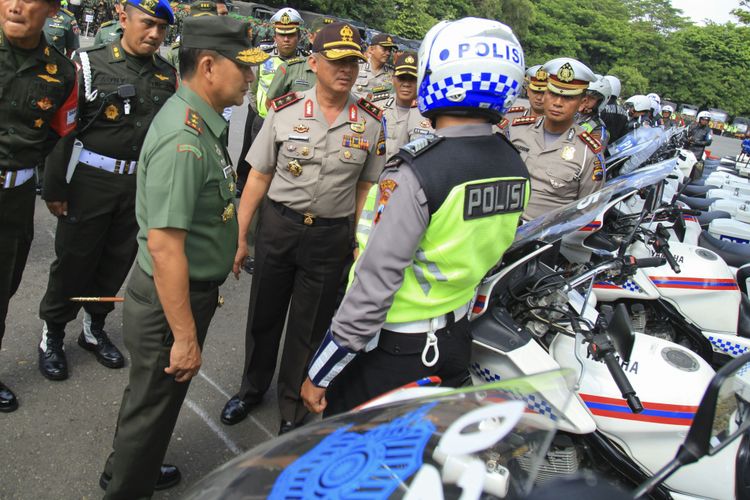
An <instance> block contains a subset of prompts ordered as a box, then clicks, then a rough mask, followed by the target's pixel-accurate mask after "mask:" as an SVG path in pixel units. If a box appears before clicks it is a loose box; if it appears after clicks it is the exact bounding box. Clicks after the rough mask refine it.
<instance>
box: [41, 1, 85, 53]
mask: <svg viewBox="0 0 750 500" xmlns="http://www.w3.org/2000/svg"><path fill="white" fill-rule="evenodd" d="M79 34H80V30H79V29H78V23H77V22H76V18H75V16H74V15H73V13H72V12H70V11H69V10H67V9H60V10H59V11H58V12H57V14H55V15H54V16H53V17H48V18H47V20H46V21H45V22H44V35H45V36H46V37H47V42H49V43H50V45H52V46H53V47H55V48H56V49H57V50H59V51H60V52H61V53H62V54H64V55H69V54H71V53H73V51H74V50H76V49H78V47H80V44H79V41H78V35H79Z"/></svg>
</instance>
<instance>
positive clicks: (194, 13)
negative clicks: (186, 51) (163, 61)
mask: <svg viewBox="0 0 750 500" xmlns="http://www.w3.org/2000/svg"><path fill="white" fill-rule="evenodd" d="M187 12H188V16H189V17H203V16H215V15H216V3H214V2H212V1H210V0H199V1H197V2H193V3H191V4H190V8H189V10H188V11H187ZM176 18H177V17H175V19H176ZM166 57H167V61H169V64H171V65H172V66H174V67H175V69H176V70H177V74H178V75H179V74H180V42H179V40H178V41H176V42H175V43H173V44H172V46H171V47H170V48H169V52H167V56H166Z"/></svg>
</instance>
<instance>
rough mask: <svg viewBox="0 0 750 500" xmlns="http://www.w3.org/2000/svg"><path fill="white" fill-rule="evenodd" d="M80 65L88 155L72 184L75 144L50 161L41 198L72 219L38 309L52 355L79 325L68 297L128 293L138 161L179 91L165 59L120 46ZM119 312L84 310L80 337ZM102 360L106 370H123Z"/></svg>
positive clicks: (61, 232)
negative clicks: (64, 208) (60, 205)
mask: <svg viewBox="0 0 750 500" xmlns="http://www.w3.org/2000/svg"><path fill="white" fill-rule="evenodd" d="M75 60H76V62H77V63H78V64H80V66H81V71H80V72H79V88H80V92H81V95H80V102H79V109H80V113H79V124H80V125H79V127H83V126H86V124H88V123H90V122H91V125H90V126H88V128H86V129H85V131H84V132H83V133H80V132H79V133H77V137H76V139H77V140H78V141H80V142H82V143H83V149H82V150H81V153H80V157H79V161H78V164H77V166H76V167H75V171H74V173H73V175H72V178H70V181H69V182H70V183H69V184H68V183H67V182H66V175H67V169H68V158H69V155H70V149H71V145H70V144H69V143H70V142H72V140H69V141H67V143H68V144H67V146H68V147H67V148H66V147H58V148H57V149H56V150H55V151H54V152H53V154H52V155H51V156H50V158H48V160H47V168H46V169H45V177H44V192H43V198H44V199H45V200H46V201H67V202H68V214H67V216H65V217H61V218H59V219H58V224H57V232H56V234H55V255H56V258H55V260H54V262H53V263H52V265H51V267H50V276H49V283H48V285H47V291H46V293H45V295H44V297H43V299H42V301H41V304H40V307H39V316H40V318H41V319H42V320H43V321H44V322H45V332H44V333H43V340H42V345H40V348H46V346H45V345H44V344H45V341H46V339H47V338H50V337H51V338H55V339H57V341H59V342H61V341H62V338H63V337H64V335H65V331H64V328H65V324H66V323H68V322H69V321H72V320H73V319H75V318H76V316H77V314H78V311H79V310H80V303H76V302H71V301H70V300H69V298H70V297H76V296H96V297H101V296H112V295H115V294H116V293H117V291H118V290H119V289H120V287H121V286H122V283H123V281H124V280H125V277H126V276H127V274H128V271H129V270H130V267H131V265H132V264H133V259H134V258H135V245H136V243H135V235H136V233H137V230H138V226H137V224H136V222H135V218H134V215H133V213H134V209H135V189H136V179H135V175H134V174H135V170H136V162H137V160H138V155H139V153H140V150H141V144H142V143H143V139H144V137H145V136H146V132H147V130H148V128H149V125H150V123H151V120H153V118H154V116H155V115H156V113H157V112H158V111H159V109H161V107H162V106H163V105H164V103H165V102H166V101H167V99H168V98H169V97H170V96H171V95H172V94H173V93H174V91H175V89H176V87H177V75H176V72H175V70H174V68H173V67H172V66H171V65H170V64H169V63H168V62H167V61H166V60H164V59H163V58H162V57H161V56H159V55H158V54H154V55H153V56H151V57H146V58H139V57H135V56H132V55H129V54H127V53H126V52H125V50H124V49H123V47H122V45H121V43H120V40H118V41H116V42H115V43H112V44H110V45H106V46H99V47H94V48H91V49H88V50H83V51H80V52H79V53H77V55H76V59H75ZM87 68H88V69H87ZM123 84H132V85H134V86H135V96H134V97H131V98H126V99H123V98H121V97H119V95H116V93H117V89H118V86H120V85H123ZM113 94H115V95H113ZM92 120H93V122H92ZM64 142H65V141H64ZM61 145H62V143H61ZM113 308H114V306H113V304H112V303H109V302H97V303H87V304H86V306H85V310H86V313H87V315H86V316H85V317H84V332H83V333H82V335H84V334H85V335H86V338H87V339H89V342H91V340H92V338H91V337H89V336H88V334H89V329H88V327H87V326H86V321H87V318H89V315H90V317H91V318H93V319H94V321H95V323H96V324H95V325H93V326H91V329H98V330H101V328H102V327H103V324H104V318H106V315H107V314H108V313H109V312H111V311H112V309H113ZM45 334H46V335H45ZM81 342H82V337H79V344H81ZM97 358H98V359H99V361H100V362H101V363H102V364H104V365H105V366H109V367H112V368H115V367H118V366H115V365H114V364H107V363H106V362H105V361H103V360H102V359H101V358H99V356H97ZM40 362H41V360H40ZM118 364H119V365H120V366H121V362H120V363H118ZM42 372H43V373H45V374H48V373H51V372H46V371H45V370H42ZM50 378H52V377H50ZM60 378H65V377H62V374H61V376H60Z"/></svg>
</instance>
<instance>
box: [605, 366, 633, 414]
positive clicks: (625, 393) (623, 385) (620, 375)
mask: <svg viewBox="0 0 750 500" xmlns="http://www.w3.org/2000/svg"><path fill="white" fill-rule="evenodd" d="M604 364H606V365H607V369H609V373H610V374H611V375H612V378H613V379H614V381H615V384H617V388H618V389H620V393H621V394H622V397H623V398H625V401H627V402H628V406H629V407H630V409H631V410H632V412H633V413H640V412H642V411H643V405H642V404H641V400H640V399H638V396H636V395H635V389H633V386H632V385H630V380H628V377H627V376H626V375H625V372H624V371H622V367H621V366H620V363H618V362H617V358H615V355H614V354H613V353H611V352H609V353H607V354H606V355H605V356H604Z"/></svg>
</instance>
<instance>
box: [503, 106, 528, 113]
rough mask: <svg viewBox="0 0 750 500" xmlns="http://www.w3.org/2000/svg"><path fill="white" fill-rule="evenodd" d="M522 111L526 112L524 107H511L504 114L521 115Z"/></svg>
mask: <svg viewBox="0 0 750 500" xmlns="http://www.w3.org/2000/svg"><path fill="white" fill-rule="evenodd" d="M524 111H526V108H525V107H524V106H513V107H512V108H509V109H508V111H506V112H505V114H508V113H523V112H524Z"/></svg>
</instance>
